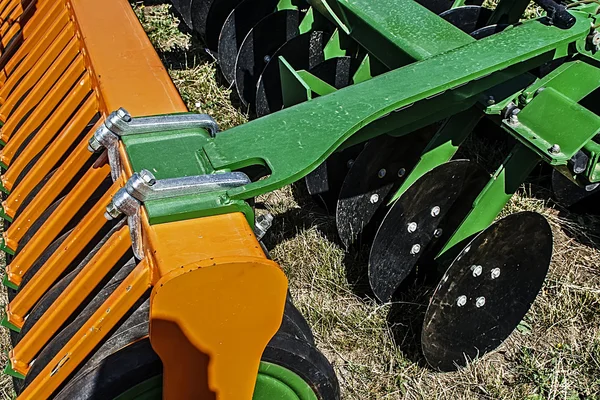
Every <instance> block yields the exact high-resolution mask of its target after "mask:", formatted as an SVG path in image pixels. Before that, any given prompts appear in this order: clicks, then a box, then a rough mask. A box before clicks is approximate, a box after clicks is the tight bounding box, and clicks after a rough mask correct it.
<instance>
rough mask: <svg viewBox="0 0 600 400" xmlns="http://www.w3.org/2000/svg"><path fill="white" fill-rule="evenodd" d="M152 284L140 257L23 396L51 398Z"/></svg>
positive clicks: (23, 368) (19, 367) (22, 370)
mask: <svg viewBox="0 0 600 400" xmlns="http://www.w3.org/2000/svg"><path fill="white" fill-rule="evenodd" d="M149 288H150V271H149V268H148V266H147V265H146V263H145V261H141V262H140V263H139V264H138V265H137V266H136V267H135V269H134V270H133V271H132V272H131V273H130V274H129V275H128V276H127V278H125V280H124V281H123V282H122V283H121V284H120V285H119V287H117V289H116V290H115V291H114V292H113V294H112V295H110V297H109V298H108V299H107V300H106V301H105V302H104V303H103V304H102V305H101V306H100V308H99V309H98V311H96V312H95V313H94V314H93V315H92V317H90V319H89V320H88V321H87V322H86V323H85V324H84V325H83V326H82V327H81V329H80V330H79V331H77V333H76V334H75V335H73V337H72V338H71V340H69V342H68V343H67V344H66V345H65V346H64V347H63V348H62V349H61V350H60V351H59V352H58V354H56V356H55V357H54V358H53V359H52V361H50V362H49V363H48V365H47V366H46V367H45V368H44V369H43V370H42V371H41V372H40V374H39V375H38V377H37V378H36V379H35V380H34V381H33V382H31V384H30V385H29V386H27V388H26V389H25V390H24V391H23V392H22V393H21V395H20V398H21V399H36V400H37V399H47V398H49V397H50V395H51V394H52V393H53V392H54V391H55V390H56V389H57V388H58V387H59V386H60V385H61V383H63V382H65V381H66V379H67V378H68V377H69V375H70V374H71V373H72V372H73V371H74V370H75V368H76V367H77V366H78V365H79V364H80V363H81V362H82V361H83V360H84V359H85V358H86V356H87V355H88V354H89V353H90V351H92V350H93V349H94V348H95V347H96V346H97V345H98V344H99V343H100V341H101V340H102V339H103V338H104V337H105V335H107V334H108V333H109V332H110V331H111V329H112V328H113V327H114V326H115V325H116V324H117V323H118V322H119V320H120V319H121V318H122V317H123V316H124V315H125V314H126V313H127V311H128V310H129V309H130V308H131V307H132V306H133V305H134V304H135V302H136V301H137V300H138V299H139V298H140V297H141V296H142V295H143V294H144V293H145V292H146V291H147V290H148V289H149ZM9 357H10V355H9ZM13 367H14V368H15V370H17V371H18V372H20V373H22V374H26V373H27V371H28V369H29V366H24V365H19V364H15V365H13Z"/></svg>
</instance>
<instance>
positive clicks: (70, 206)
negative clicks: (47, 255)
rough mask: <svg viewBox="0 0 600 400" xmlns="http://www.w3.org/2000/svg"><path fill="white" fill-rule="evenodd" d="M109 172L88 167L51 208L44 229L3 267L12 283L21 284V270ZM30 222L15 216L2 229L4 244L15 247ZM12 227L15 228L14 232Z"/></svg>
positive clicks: (37, 254)
mask: <svg viewBox="0 0 600 400" xmlns="http://www.w3.org/2000/svg"><path fill="white" fill-rule="evenodd" d="M109 172H110V167H109V166H108V165H104V166H103V167H100V168H91V169H90V170H89V171H88V172H87V173H86V174H85V175H84V176H83V178H82V179H81V181H80V182H79V184H78V185H75V187H74V188H73V190H72V191H71V192H69V194H68V195H67V196H66V197H65V199H64V200H63V201H62V202H61V203H60V205H59V206H58V207H57V208H56V210H54V212H53V213H52V215H51V216H50V218H48V221H47V222H46V224H45V225H44V229H40V230H39V231H38V232H37V233H36V235H35V236H33V237H32V238H31V239H30V240H29V242H28V243H27V244H26V245H25V247H24V248H23V250H22V251H20V252H19V253H18V254H17V255H16V256H15V258H14V259H13V260H12V262H11V263H10V265H8V266H7V267H6V274H7V276H8V278H9V280H10V281H11V282H12V283H14V284H15V285H20V284H21V279H22V277H23V275H24V274H25V272H27V270H29V268H30V267H31V265H32V264H33V263H34V262H35V260H37V258H38V257H39V256H40V255H41V254H42V253H43V252H44V250H45V249H46V248H47V247H48V246H49V245H50V244H51V243H52V241H53V240H54V239H56V237H57V236H58V234H59V233H60V231H62V230H63V229H64V227H65V226H66V225H67V223H68V222H69V221H70V220H71V218H73V216H74V215H75V214H76V213H77V212H78V211H79V209H80V208H81V205H82V204H83V203H84V202H85V201H86V200H87V199H88V198H89V197H90V195H91V194H92V193H93V192H94V191H95V190H96V189H97V188H98V186H100V184H101V183H102V181H104V180H105V179H106V177H107V176H108V174H109ZM38 197H39V195H38V196H36V200H37V198H38ZM33 222H34V220H28V221H24V220H23V219H22V218H18V219H16V220H15V222H14V223H13V224H12V225H11V226H10V228H9V229H8V231H6V232H5V237H4V239H5V243H6V246H7V247H9V248H10V249H13V250H14V249H16V248H17V247H18V243H19V240H20V239H21V238H22V237H23V235H24V234H25V232H27V230H28V229H29V228H30V227H31V225H32V224H33ZM17 224H18V227H16V225H17ZM13 227H15V230H14V231H13ZM13 246H14V247H13Z"/></svg>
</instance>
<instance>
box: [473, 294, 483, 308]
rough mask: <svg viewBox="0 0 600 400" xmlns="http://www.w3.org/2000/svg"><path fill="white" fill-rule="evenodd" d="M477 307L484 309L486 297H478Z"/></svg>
mask: <svg viewBox="0 0 600 400" xmlns="http://www.w3.org/2000/svg"><path fill="white" fill-rule="evenodd" d="M475 305H476V306H477V308H480V307H483V306H484V305H485V297H483V296H481V297H478V298H477V300H475Z"/></svg>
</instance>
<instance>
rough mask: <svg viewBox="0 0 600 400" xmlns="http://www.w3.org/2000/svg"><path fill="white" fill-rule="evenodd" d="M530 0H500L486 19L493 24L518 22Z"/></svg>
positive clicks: (489, 23)
mask: <svg viewBox="0 0 600 400" xmlns="http://www.w3.org/2000/svg"><path fill="white" fill-rule="evenodd" d="M529 3H530V0H500V2H499V3H498V5H497V6H496V8H494V12H493V13H492V16H491V17H490V20H489V21H488V25H493V24H514V23H516V22H519V20H520V19H521V17H522V16H523V14H524V13H525V9H526V8H527V6H528V5H529Z"/></svg>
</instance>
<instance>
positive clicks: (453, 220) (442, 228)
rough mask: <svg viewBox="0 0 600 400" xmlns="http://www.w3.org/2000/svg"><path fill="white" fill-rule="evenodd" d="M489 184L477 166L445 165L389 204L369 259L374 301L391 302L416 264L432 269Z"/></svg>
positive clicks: (470, 163) (462, 162)
mask: <svg viewBox="0 0 600 400" xmlns="http://www.w3.org/2000/svg"><path fill="white" fill-rule="evenodd" d="M488 180H489V175H488V174H487V173H485V172H484V171H483V169H481V167H479V166H478V165H477V164H476V163H474V162H471V161H468V160H457V161H450V162H447V163H445V164H442V165H440V166H438V167H437V168H434V169H433V170H431V171H429V172H428V173H426V174H425V175H423V176H422V177H421V178H420V179H419V180H417V181H416V182H415V183H413V184H412V185H411V186H410V187H409V188H408V189H407V190H406V192H405V193H404V194H403V195H402V196H401V197H400V198H399V199H398V200H397V201H396V202H395V203H394V205H393V206H392V207H391V208H390V210H389V211H388V213H387V214H386V216H385V218H384V220H383V222H382V223H381V226H380V227H379V230H378V231H377V234H376V235H375V239H374V241H373V246H372V247H371V253H370V255H369V282H370V284H371V288H372V289H373V293H374V294H375V296H377V298H378V299H379V300H381V301H383V302H387V301H390V300H391V299H392V296H393V295H394V293H395V292H396V290H397V289H398V288H399V287H400V285H401V284H402V282H403V281H404V279H406V277H407V276H408V275H409V274H410V273H411V272H412V270H413V268H414V267H415V266H416V265H421V266H423V267H424V268H429V267H431V266H432V265H433V258H434V257H435V256H436V255H437V253H438V252H439V250H441V247H442V246H443V245H444V244H445V243H446V241H447V239H448V238H449V236H450V235H451V233H452V232H454V231H455V229H456V228H457V227H458V225H459V224H460V222H461V221H462V219H463V218H464V216H465V215H466V214H467V213H468V212H469V210H470V208H471V205H472V204H473V201H474V200H475V199H476V198H477V196H478V195H479V193H480V192H481V190H482V189H483V187H484V186H485V184H486V183H487V181H488ZM434 273H435V272H434Z"/></svg>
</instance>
